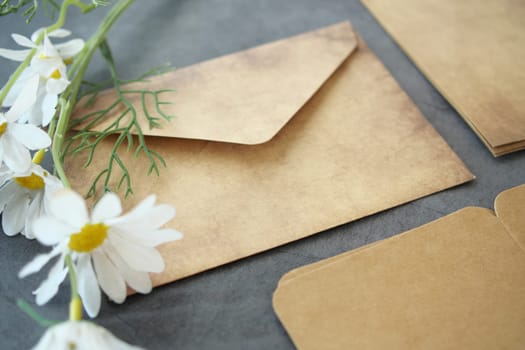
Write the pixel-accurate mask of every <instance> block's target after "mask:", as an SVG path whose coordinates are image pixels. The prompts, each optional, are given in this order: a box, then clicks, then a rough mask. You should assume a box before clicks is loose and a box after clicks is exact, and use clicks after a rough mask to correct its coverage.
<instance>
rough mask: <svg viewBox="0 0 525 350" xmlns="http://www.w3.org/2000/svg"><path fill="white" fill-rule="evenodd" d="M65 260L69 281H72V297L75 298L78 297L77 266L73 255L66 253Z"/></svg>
mask: <svg viewBox="0 0 525 350" xmlns="http://www.w3.org/2000/svg"><path fill="white" fill-rule="evenodd" d="M65 261H66V266H67V269H68V271H69V282H70V283H71V299H74V298H77V297H78V288H77V286H78V285H77V274H76V272H75V267H74V266H73V261H71V255H69V254H68V255H66V257H65Z"/></svg>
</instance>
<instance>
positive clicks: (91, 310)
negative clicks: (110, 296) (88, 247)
mask: <svg viewBox="0 0 525 350" xmlns="http://www.w3.org/2000/svg"><path fill="white" fill-rule="evenodd" d="M77 274H78V294H79V295H80V297H81V298H82V304H83V305H84V308H85V309H86V311H87V313H88V315H89V317H91V318H93V317H96V316H97V315H98V313H99V311H100V288H99V287H98V284H97V276H96V275H95V271H93V266H92V265H91V257H90V256H89V255H88V254H82V255H81V256H80V258H79V259H78V264H77Z"/></svg>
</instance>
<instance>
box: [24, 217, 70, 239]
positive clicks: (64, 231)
mask: <svg viewBox="0 0 525 350" xmlns="http://www.w3.org/2000/svg"><path fill="white" fill-rule="evenodd" d="M66 215H67V214H66ZM75 231H76V228H74V227H71V226H68V225H66V224H65V223H63V222H61V221H59V220H57V219H55V218H53V217H50V216H41V217H39V218H38V219H36V220H35V222H34V223H33V233H34V234H35V237H36V239H37V240H38V241H39V242H40V243H42V244H43V245H47V246H51V245H55V244H57V243H60V242H62V241H64V240H65V239H66V238H67V237H68V236H69V235H71V234H72V233H75Z"/></svg>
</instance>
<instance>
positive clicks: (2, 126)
mask: <svg viewBox="0 0 525 350" xmlns="http://www.w3.org/2000/svg"><path fill="white" fill-rule="evenodd" d="M5 129H7V123H6V122H3V123H2V124H0V136H2V135H3V134H4V132H5Z"/></svg>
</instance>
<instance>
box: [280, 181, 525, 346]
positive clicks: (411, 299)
mask: <svg viewBox="0 0 525 350" xmlns="http://www.w3.org/2000/svg"><path fill="white" fill-rule="evenodd" d="M524 202H525V185H522V186H520V187H516V188H513V189H511V190H508V191H505V192H503V193H501V194H500V195H499V196H498V197H497V198H496V202H495V213H494V212H492V211H490V210H488V209H484V208H474V207H471V208H465V209H462V210H460V211H457V212H455V213H453V214H451V215H448V216H445V217H443V218H441V219H439V220H436V221H433V222H431V223H429V224H427V225H424V226H421V227H419V228H416V229H414V230H411V231H408V232H405V233H403V234H401V235H398V236H395V237H393V238H390V239H387V240H384V241H381V242H378V243H375V244H372V245H369V246H366V247H363V248H361V249H357V250H354V251H351V252H348V253H345V254H341V255H339V256H337V257H334V258H330V259H327V260H324V261H321V262H318V263H315V264H312V265H308V266H305V267H302V268H299V269H296V270H293V271H291V272H290V273H288V274H286V275H285V276H284V277H283V278H282V279H281V281H280V282H279V286H278V288H277V290H276V291H275V294H274V300H273V304H274V309H275V312H276V313H277V315H278V316H279V319H280V320H281V322H282V323H283V325H284V327H285V328H286V330H287V331H288V334H289V335H290V337H291V338H292V340H293V342H294V343H295V345H296V346H297V347H298V348H299V349H301V350H305V349H363V350H364V349H378V350H379V349H403V350H405V349H487V350H488V349H509V350H511V349H515V350H519V349H523V346H524V344H525V332H524V331H523V330H524V329H525V298H524V295H525V210H524V209H523V203H524ZM494 214H496V215H494Z"/></svg>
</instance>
